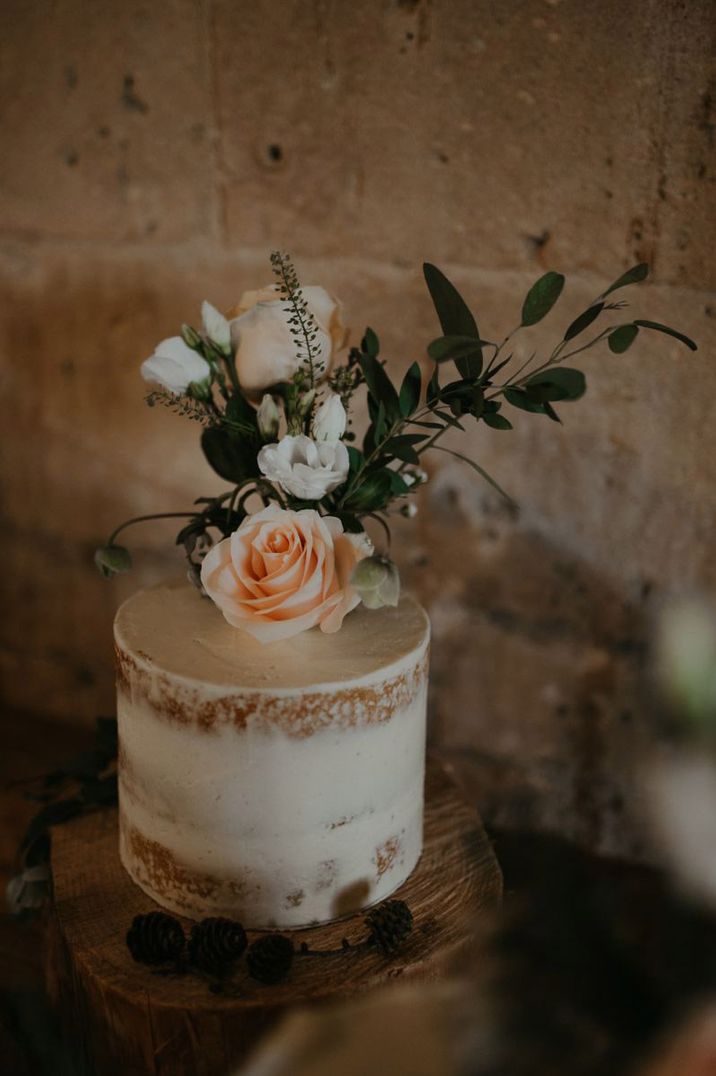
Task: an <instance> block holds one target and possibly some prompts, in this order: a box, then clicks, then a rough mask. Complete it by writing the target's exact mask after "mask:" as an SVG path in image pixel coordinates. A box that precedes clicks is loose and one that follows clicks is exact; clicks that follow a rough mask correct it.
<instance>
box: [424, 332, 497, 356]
mask: <svg viewBox="0 0 716 1076" xmlns="http://www.w3.org/2000/svg"><path fill="white" fill-rule="evenodd" d="M486 343H487V341H486V340H478V339H477V338H476V337H474V336H438V338H437V339H436V340H433V341H431V343H429V344H428V355H429V356H430V358H431V359H432V360H433V361H434V362H447V361H448V360H449V359H455V361H457V360H458V359H462V358H469V357H470V356H471V355H474V354H475V353H476V352H477V354H478V355H479V357H480V360H482V352H481V350H480V349H481V347H482V346H483V345H484V344H486Z"/></svg>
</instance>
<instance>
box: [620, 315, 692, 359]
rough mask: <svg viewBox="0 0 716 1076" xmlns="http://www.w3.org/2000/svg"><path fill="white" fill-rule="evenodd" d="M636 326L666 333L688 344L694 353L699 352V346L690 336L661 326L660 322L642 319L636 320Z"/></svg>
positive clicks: (666, 326)
mask: <svg viewBox="0 0 716 1076" xmlns="http://www.w3.org/2000/svg"><path fill="white" fill-rule="evenodd" d="M634 324H635V325H640V326H641V328H642V329H654V330H655V331H656V332H658V333H665V334H666V336H673V337H674V339H676V340H680V341H681V343H682V344H686V346H687V347H688V348H691V350H692V351H697V350H698V349H697V346H696V344H695V343H694V341H693V340H692V339H691V337H689V336H685V335H684V333H680V332H679V331H678V330H677V329H670V328H669V326H668V325H661V324H660V323H659V322H658V321H644V320H643V319H641V318H638V319H635V321H634Z"/></svg>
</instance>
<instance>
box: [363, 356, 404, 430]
mask: <svg viewBox="0 0 716 1076" xmlns="http://www.w3.org/2000/svg"><path fill="white" fill-rule="evenodd" d="M358 361H359V362H360V368H361V370H362V371H363V377H364V378H365V382H366V385H367V386H368V392H369V393H370V394H371V396H372V397H373V398H374V400H376V402H378V403H382V404H383V407H384V408H385V414H386V416H387V418H388V421H389V422H391V423H392V422H395V421H396V419H398V418H400V402H399V400H398V393H397V392H396V391H395V386H394V385H393V382H392V381H391V380H390V378H389V377H388V375H387V374H386V372H385V370H384V369H383V367H382V366H381V364H380V363H379V362H378V360H377V359H375V358H373V357H372V356H371V355H361V356H360V359H359V360H358Z"/></svg>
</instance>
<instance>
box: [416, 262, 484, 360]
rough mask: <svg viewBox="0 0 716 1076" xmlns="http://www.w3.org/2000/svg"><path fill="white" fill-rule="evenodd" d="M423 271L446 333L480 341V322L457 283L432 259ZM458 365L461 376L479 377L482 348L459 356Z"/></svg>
mask: <svg viewBox="0 0 716 1076" xmlns="http://www.w3.org/2000/svg"><path fill="white" fill-rule="evenodd" d="M423 274H424V276H425V283H426V284H427V286H428V291H429V292H430V297H431V299H432V300H433V306H434V307H435V311H436V313H437V315H438V318H439V320H440V325H441V328H442V330H443V333H444V335H445V336H470V337H472V338H473V339H476V340H479V338H480V333H479V332H478V328H477V322H476V321H475V318H474V317H473V315H472V314H471V312H470V308H469V307H468V305H467V303H466V302H465V300H464V299H463V297H462V296H461V295H460V292H459V291H458V290H457V288H456V287H455V285H454V284H451V283H450V281H449V280H448V278H447V277H446V276H445V274H444V273H442V272H441V271H440V270H439V269H438V268H437V266H435V265H431V264H430V262H425V263H424V265H423ZM455 365H456V366H457V368H458V370H459V372H460V374H461V375H462V377H479V376H480V372H481V370H482V350H481V349H480V348H478V350H477V352H475V353H473V354H470V355H464V356H462V357H460V358H458V359H456V360H455Z"/></svg>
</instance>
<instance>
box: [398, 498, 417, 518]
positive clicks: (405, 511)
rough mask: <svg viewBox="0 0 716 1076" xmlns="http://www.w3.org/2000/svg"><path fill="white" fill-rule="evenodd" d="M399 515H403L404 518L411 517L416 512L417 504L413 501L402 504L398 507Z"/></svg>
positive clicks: (415, 514)
mask: <svg viewBox="0 0 716 1076" xmlns="http://www.w3.org/2000/svg"><path fill="white" fill-rule="evenodd" d="M400 514H401V516H405V518H406V519H413V518H414V517H415V516H417V514H418V506H417V504H415V503H414V502H413V501H410V502H409V503H408V504H404V505H403V506H402V508H401V509H400Z"/></svg>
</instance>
